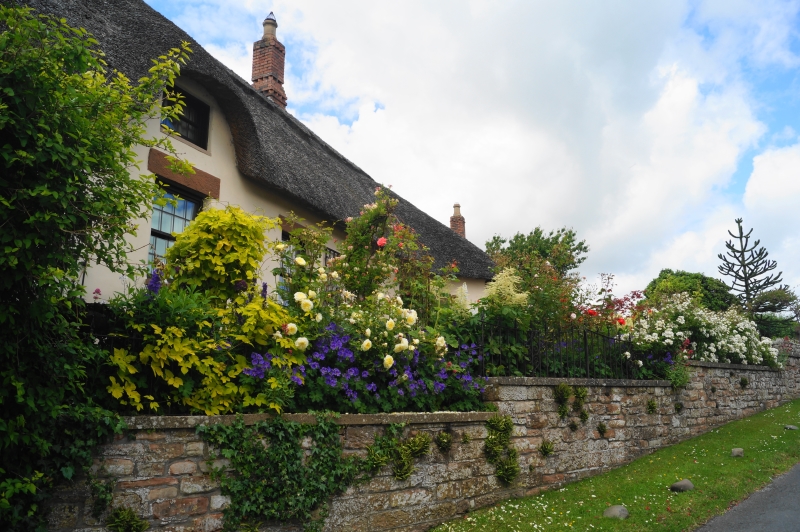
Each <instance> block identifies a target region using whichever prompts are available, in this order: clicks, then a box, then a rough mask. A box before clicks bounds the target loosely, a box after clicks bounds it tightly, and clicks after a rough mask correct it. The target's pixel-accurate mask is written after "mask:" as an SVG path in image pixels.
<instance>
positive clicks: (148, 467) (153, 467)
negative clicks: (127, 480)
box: [136, 462, 167, 477]
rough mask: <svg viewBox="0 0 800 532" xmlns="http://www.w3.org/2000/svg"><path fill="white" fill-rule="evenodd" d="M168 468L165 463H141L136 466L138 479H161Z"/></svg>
mask: <svg viewBox="0 0 800 532" xmlns="http://www.w3.org/2000/svg"><path fill="white" fill-rule="evenodd" d="M166 467H167V464H166V463H165V462H143V463H142V462H140V463H137V464H136V476H137V477H160V476H163V475H164V471H165V469H166Z"/></svg>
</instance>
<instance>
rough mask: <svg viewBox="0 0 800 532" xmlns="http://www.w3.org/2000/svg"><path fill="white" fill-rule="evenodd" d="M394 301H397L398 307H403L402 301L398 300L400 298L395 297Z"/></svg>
mask: <svg viewBox="0 0 800 532" xmlns="http://www.w3.org/2000/svg"><path fill="white" fill-rule="evenodd" d="M395 301H397V304H398V305H400V306H401V307H402V306H403V300H402V299H401V298H400V296H397V297H396V298H395Z"/></svg>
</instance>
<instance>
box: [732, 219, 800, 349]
mask: <svg viewBox="0 0 800 532" xmlns="http://www.w3.org/2000/svg"><path fill="white" fill-rule="evenodd" d="M735 221H736V225H737V227H738V234H734V233H732V232H730V231H728V234H729V235H731V237H732V238H731V240H728V241H726V242H725V247H726V248H727V251H726V253H725V254H724V255H723V254H722V253H720V254H719V255H718V257H719V259H720V260H721V261H722V264H720V265H719V273H721V274H722V275H726V276H728V277H731V278H732V279H733V280H732V281H731V291H733V292H735V293H736V295H737V297H738V298H739V302H740V303H741V304H742V307H743V308H744V310H745V311H746V312H747V313H748V314H749V315H750V316H751V317H752V318H753V319H754V320H755V321H756V323H757V324H758V326H759V330H760V331H761V333H762V334H765V335H767V334H770V333H773V332H774V329H775V327H774V325H775V324H776V323H775V322H776V319H777V320H778V321H784V322H788V321H791V318H783V319H781V318H779V317H777V316H776V314H779V313H781V312H784V311H786V310H788V309H789V308H790V307H791V306H792V304H793V303H794V302H795V301H796V299H797V297H796V296H795V294H794V293H793V292H792V291H791V290H789V286H788V285H782V284H781V282H783V279H782V277H781V276H782V274H783V272H778V273H770V272H772V271H774V270H775V269H776V268H777V267H778V263H777V262H776V261H774V260H770V259H769V258H768V257H769V253H768V252H767V250H766V248H764V247H763V246H761V247H759V244H761V241H760V240H756V241H755V242H753V243H752V244H751V243H750V235H752V234H753V229H752V228H751V229H750V230H749V231H748V232H747V233H745V232H744V229H742V219H741V218H737V219H736V220H735ZM783 325H784V326H785V323H784V324H783Z"/></svg>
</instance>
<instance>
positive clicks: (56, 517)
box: [47, 504, 78, 529]
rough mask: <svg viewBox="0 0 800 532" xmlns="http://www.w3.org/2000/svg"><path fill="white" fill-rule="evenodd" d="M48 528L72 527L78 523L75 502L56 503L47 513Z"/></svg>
mask: <svg viewBox="0 0 800 532" xmlns="http://www.w3.org/2000/svg"><path fill="white" fill-rule="evenodd" d="M47 524H48V525H49V528H52V529H57V528H74V527H75V526H76V525H77V524H78V505H77V504H56V505H53V506H51V507H50V508H49V512H48V514H47Z"/></svg>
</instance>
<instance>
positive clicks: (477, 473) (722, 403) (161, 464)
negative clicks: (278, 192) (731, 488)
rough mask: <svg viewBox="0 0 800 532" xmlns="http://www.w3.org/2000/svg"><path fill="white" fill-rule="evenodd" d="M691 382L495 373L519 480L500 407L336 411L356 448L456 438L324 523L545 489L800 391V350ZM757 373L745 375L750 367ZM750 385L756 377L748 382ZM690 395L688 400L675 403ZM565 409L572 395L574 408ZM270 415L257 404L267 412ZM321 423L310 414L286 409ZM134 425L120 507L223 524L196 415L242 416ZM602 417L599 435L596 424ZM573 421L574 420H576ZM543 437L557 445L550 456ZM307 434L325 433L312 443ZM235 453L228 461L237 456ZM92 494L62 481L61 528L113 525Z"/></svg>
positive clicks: (118, 457) (385, 477)
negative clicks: (562, 391) (496, 432)
mask: <svg viewBox="0 0 800 532" xmlns="http://www.w3.org/2000/svg"><path fill="white" fill-rule="evenodd" d="M690 371H691V381H690V383H689V385H688V386H687V387H686V388H684V389H682V390H680V391H678V392H673V390H672V389H671V388H670V385H669V382H666V381H621V380H598V379H533V378H508V377H503V378H494V379H491V383H490V386H489V387H488V388H487V392H486V399H487V400H488V401H490V402H492V403H494V404H496V405H497V406H498V408H499V410H500V413H501V414H504V415H509V416H511V418H512V420H513V423H514V429H513V432H512V437H511V443H512V445H513V446H514V447H515V448H516V449H517V450H518V452H519V464H520V475H519V476H518V477H517V479H516V480H515V481H514V482H513V483H512V484H510V485H506V484H504V483H503V482H502V481H500V480H498V478H497V477H496V476H495V467H494V466H493V465H490V464H488V463H487V461H486V456H485V454H484V440H485V438H486V436H487V428H486V421H487V420H488V419H489V418H491V417H492V416H493V415H494V414H493V413H483V412H482V413H452V412H450V413H446V412H445V413H433V414H422V413H411V414H388V415H342V416H341V417H340V418H339V419H338V423H339V424H340V425H341V435H342V438H343V442H344V452H345V454H352V453H357V454H361V455H365V454H366V448H367V446H368V445H370V444H372V443H373V441H374V437H375V435H376V434H382V433H383V430H384V429H385V427H386V426H387V425H389V424H392V423H407V425H406V427H405V429H404V430H405V436H410V435H414V434H417V433H419V432H427V433H429V434H430V436H431V438H434V437H435V436H436V435H437V434H439V433H440V432H442V431H448V432H449V433H450V434H451V435H452V442H453V443H452V447H451V449H450V450H449V451H448V452H444V453H443V452H441V451H440V450H439V449H438V448H437V447H436V446H435V445H432V446H431V452H430V454H429V455H427V456H423V457H422V458H420V459H417V460H416V461H415V466H414V467H415V471H414V472H413V473H412V474H411V476H410V478H408V479H407V480H404V481H398V480H395V479H394V478H393V476H392V473H391V468H390V467H389V466H386V467H384V468H383V470H381V471H380V473H379V474H378V475H377V476H375V477H374V478H373V479H372V480H370V481H369V482H367V483H365V484H362V485H359V486H357V487H351V488H349V489H348V490H347V491H346V492H345V493H343V494H341V495H338V496H336V497H334V498H333V500H332V501H331V503H330V513H329V516H328V518H327V519H326V521H325V529H326V530H331V531H335V530H347V531H348V532H355V531H382V530H393V531H394V530H396V531H406V530H409V531H410V530H426V529H428V528H430V527H432V526H434V525H435V524H437V523H440V522H442V521H445V520H448V519H451V518H453V517H455V516H457V515H459V514H462V513H464V512H466V511H467V510H469V509H472V508H477V507H481V506H486V505H489V504H492V503H494V502H496V501H499V500H501V499H505V498H508V497H513V496H521V495H526V494H534V493H537V492H538V491H540V490H542V489H547V488H551V487H556V486H560V485H562V484H564V483H566V482H570V481H573V480H577V479H580V478H584V477H587V476H591V475H595V474H598V473H600V472H602V471H605V470H608V469H610V468H614V467H617V466H619V465H621V464H624V463H626V462H629V461H630V460H632V459H634V458H636V457H637V456H640V455H642V454H643V453H647V452H651V451H653V450H655V449H658V448H659V447H663V446H665V445H669V444H672V443H675V442H678V441H681V440H684V439H686V438H689V437H691V436H694V435H697V434H701V433H703V432H706V431H708V430H710V429H712V428H714V427H717V426H719V425H722V424H724V423H727V422H728V421H732V420H734V419H739V418H742V417H745V416H748V415H750V414H753V413H755V412H758V411H760V410H764V409H766V408H771V407H774V406H777V405H779V404H781V403H784V402H786V401H788V400H791V399H794V398H797V397H800V356H798V355H797V354H793V355H792V356H791V357H790V359H789V363H788V364H787V367H786V369H785V370H783V371H774V370H769V369H767V368H761V367H753V366H739V365H731V364H712V363H696V364H694V365H693V367H691V368H690ZM743 378H744V379H746V383H744V381H743V380H742V379H743ZM560 383H567V384H569V385H570V386H572V387H573V388H579V387H585V388H586V389H587V395H586V399H585V403H584V405H583V407H582V409H585V410H586V412H587V414H588V419H585V421H583V420H581V418H580V410H581V409H577V408H573V403H574V400H575V399H574V397H573V398H572V399H570V400H569V401H570V402H569V403H568V412H567V415H566V417H564V418H562V417H561V416H560V415H559V411H558V405H557V404H556V402H555V401H554V395H553V390H554V387H555V386H556V385H558V384H560ZM743 384H744V386H743ZM678 404H680V405H681V406H682V408H680V411H679V412H678V411H677V410H678V409H677V408H676V405H678ZM563 413H564V409H563V408H562V414H563ZM267 417H268V416H266V415H249V416H245V422H246V423H248V424H252V423H255V422H257V421H260V420H264V419H266V418H267ZM287 417H290V418H292V419H293V420H295V421H299V422H304V423H305V422H307V423H313V422H315V418H314V417H313V416H307V415H302V414H296V415H291V416H287ZM127 421H128V424H129V426H130V429H131V430H130V432H129V433H128V434H126V435H125V436H124V437H119V438H117V439H116V440H115V441H113V442H112V443H109V444H107V445H104V446H103V447H101V448H100V449H99V451H98V453H97V458H96V460H95V465H94V468H93V473H94V474H95V475H96V476H97V477H98V478H99V479H100V480H105V481H111V483H112V484H113V501H112V506H114V507H118V506H127V507H130V508H132V509H133V510H134V511H135V512H136V513H137V515H139V516H140V517H143V518H144V519H146V520H147V521H148V523H149V525H150V530H154V531H164V532H167V531H169V532H189V531H203V532H212V531H216V530H220V529H221V528H222V524H223V514H222V511H223V509H224V508H225V507H226V505H227V504H228V503H229V500H228V498H227V497H225V496H224V495H222V494H221V493H220V490H219V487H218V485H217V484H216V483H215V482H214V481H212V480H211V479H210V478H209V476H208V475H207V472H208V464H207V463H206V461H207V459H208V457H209V456H210V454H209V453H210V451H211V450H210V449H209V447H208V445H207V444H206V443H205V442H204V441H203V440H202V439H201V438H200V437H199V436H198V435H197V434H196V432H195V428H196V427H197V426H198V425H201V424H208V423H231V422H232V421H233V418H232V417H231V416H219V417H215V418H208V417H202V416H188V417H186V416H182V417H135V418H130V419H128V420H127ZM600 424H603V425H604V426H605V431H604V433H603V434H601V433H600V432H599V431H598V426H599V425H600ZM570 425H572V426H571V427H570ZM543 442H550V443H552V448H553V453H552V454H550V455H549V456H547V457H544V456H542V453H541V452H540V450H539V449H540V447H541V446H542V443H543ZM304 445H305V446H307V447H308V446H310V445H313V442H304ZM226 464H227V463H226V462H225V461H224V460H218V461H217V462H216V466H217V467H225V466H226ZM91 508H92V497H91V494H90V491H89V488H88V484H87V482H86V481H85V480H83V481H78V482H76V483H75V484H73V485H69V486H64V487H63V488H62V489H60V490H59V491H58V492H57V494H56V497H55V498H54V500H53V501H52V502H51V504H50V530H52V531H58V532H78V531H80V532H89V531H100V530H105V529H104V528H103V523H104V518H105V516H106V515H107V511H106V514H104V515H102V516H101V517H100V518H99V519H96V518H93V517H92V515H91V514H92V512H91ZM301 529H302V527H301V526H300V525H299V524H284V525H278V524H265V525H264V527H262V530H275V531H277V530H281V531H283V530H301Z"/></svg>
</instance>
